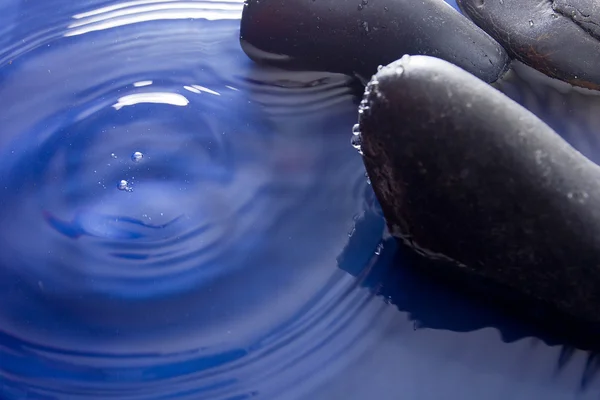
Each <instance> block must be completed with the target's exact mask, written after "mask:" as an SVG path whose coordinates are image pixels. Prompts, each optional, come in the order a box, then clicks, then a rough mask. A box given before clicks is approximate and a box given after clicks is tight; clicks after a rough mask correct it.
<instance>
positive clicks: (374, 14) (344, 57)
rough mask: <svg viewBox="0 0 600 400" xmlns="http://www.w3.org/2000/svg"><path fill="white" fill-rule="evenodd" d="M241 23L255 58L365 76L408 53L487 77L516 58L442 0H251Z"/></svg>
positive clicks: (246, 48) (243, 38)
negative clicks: (417, 0) (424, 56)
mask: <svg viewBox="0 0 600 400" xmlns="http://www.w3.org/2000/svg"><path fill="white" fill-rule="evenodd" d="M240 29H241V30H240V35H241V43H242V47H243V49H244V51H245V52H246V53H247V54H248V55H249V56H250V57H251V58H252V59H254V60H256V61H259V62H264V63H268V64H271V65H277V66H283V67H287V68H298V69H304V68H308V69H320V70H327V71H331V72H341V73H346V74H356V75H358V76H360V77H361V78H363V80H368V79H369V78H370V77H371V76H372V75H373V74H374V73H375V72H376V71H377V67H378V66H379V65H385V64H388V63H390V62H392V61H394V60H397V59H398V58H400V57H402V56H403V55H404V54H413V55H414V54H423V55H431V56H435V57H439V58H441V59H444V60H447V61H449V62H452V63H454V64H456V65H458V66H460V67H462V68H464V69H466V70H467V71H469V72H470V73H472V74H474V75H476V76H477V77H479V78H480V79H483V80H484V81H486V82H494V81H496V80H497V79H498V77H499V76H501V75H502V73H503V72H504V71H505V70H506V69H507V64H508V62H509V59H508V56H507V54H506V52H505V51H504V49H503V48H502V47H501V46H500V45H499V44H498V43H497V42H496V41H494V40H493V39H492V38H491V37H490V36H489V35H488V34H486V33H485V32H484V31H482V30H481V29H479V28H478V27H477V26H476V25H475V24H474V23H473V22H471V21H470V20H469V19H468V18H466V17H465V16H463V15H461V14H460V13H459V12H457V11H456V10H455V9H454V8H452V7H451V6H449V5H448V4H446V3H445V2H443V1H439V0H423V1H419V2H418V3H415V2H414V1H412V0H383V1H368V0H362V1H361V0H357V1H340V0H318V1H310V0H269V1H264V0H249V1H248V2H247V5H246V7H244V12H243V15H242V21H241V28H240Z"/></svg>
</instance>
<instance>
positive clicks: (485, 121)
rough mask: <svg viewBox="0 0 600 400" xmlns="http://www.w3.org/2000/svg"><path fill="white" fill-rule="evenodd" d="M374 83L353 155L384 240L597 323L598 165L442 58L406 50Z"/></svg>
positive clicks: (599, 264) (599, 262)
mask: <svg viewBox="0 0 600 400" xmlns="http://www.w3.org/2000/svg"><path fill="white" fill-rule="evenodd" d="M490 3H493V2H490ZM486 4H487V2H486ZM399 68H400V69H401V70H402V71H403V73H402V74H397V73H396V72H395V71H396V70H397V69H399ZM374 79H376V80H377V82H378V84H377V92H378V94H379V96H377V95H374V92H373V91H369V92H368V93H367V94H366V95H365V97H366V98H367V100H368V102H369V104H370V107H371V108H370V112H369V113H368V114H362V115H361V116H360V117H359V130H360V133H361V151H362V153H363V161H364V163H365V166H366V169H367V172H368V175H369V177H370V180H371V183H372V187H373V189H374V191H375V193H376V195H377V198H378V200H379V202H380V204H381V206H382V209H383V212H384V216H385V218H386V221H387V224H388V226H389V229H390V232H391V233H392V235H394V236H395V237H396V238H397V239H398V240H399V241H401V242H402V243H404V244H406V245H408V246H409V247H411V248H412V249H413V250H414V251H415V252H417V253H418V254H421V255H422V256H424V257H427V258H430V259H435V260H440V261H442V262H444V263H446V264H448V265H450V266H451V267H450V270H451V271H454V272H455V273H456V274H463V275H464V274H466V275H468V276H472V277H476V278H477V279H481V280H483V281H486V282H491V283H494V284H495V285H499V287H504V288H506V289H507V292H509V293H510V292H512V293H518V294H519V296H520V297H519V298H521V296H522V297H523V298H525V299H531V300H532V301H533V300H535V301H541V302H542V303H543V304H545V305H548V306H549V307H550V308H552V309H555V310H557V311H559V312H560V313H562V314H564V315H568V316H570V317H573V318H575V319H577V320H580V321H585V322H591V323H592V324H599V325H600V239H599V238H600V210H599V209H598V207H597V204H599V203H600V167H598V166H597V165H596V164H594V163H593V162H591V161H590V160H588V159H587V158H586V157H584V156H583V155H582V154H581V153H579V152H578V151H576V150H575V149H574V148H573V147H572V146H570V145H569V144H568V143H567V142H565V141H564V140H563V139H562V138H561V137H560V136H559V135H558V134H556V132H554V131H553V130H552V129H551V128H550V127H548V126H547V125H546V124H545V123H543V122H542V121H541V120H539V119H538V118H537V117H536V116H534V115H533V114H532V113H530V112H529V111H527V110H526V109H524V108H522V107H521V106H520V105H518V104H517V103H515V102H514V101H512V100H510V99H509V98H508V97H506V96H505V95H504V94H502V93H501V92H499V91H497V90H496V89H494V88H493V87H491V86H490V85H488V84H486V83H485V82H483V81H481V80H479V79H477V78H476V77H474V76H472V75H471V74H469V73H467V72H465V71H464V70H462V69H460V68H458V67H456V66H454V65H452V64H450V63H448V62H445V61H443V60H440V59H436V58H433V57H427V56H414V57H405V58H403V59H402V60H399V61H396V62H394V63H392V64H390V65H388V66H386V67H384V68H383V69H382V70H381V71H379V72H378V73H377V74H376V75H375V77H374ZM467 104H469V105H470V106H467Z"/></svg>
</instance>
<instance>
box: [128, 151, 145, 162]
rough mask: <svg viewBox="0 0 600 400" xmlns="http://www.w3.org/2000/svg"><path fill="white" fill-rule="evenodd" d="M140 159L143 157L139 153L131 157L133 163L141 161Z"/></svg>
mask: <svg viewBox="0 0 600 400" xmlns="http://www.w3.org/2000/svg"><path fill="white" fill-rule="evenodd" d="M142 158H144V155H143V154H142V152H140V151H136V152H135V153H133V154H132V155H131V159H132V160H133V161H135V162H139V161H142Z"/></svg>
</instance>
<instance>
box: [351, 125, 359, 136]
mask: <svg viewBox="0 0 600 400" xmlns="http://www.w3.org/2000/svg"><path fill="white" fill-rule="evenodd" d="M352 134H353V135H355V136H358V135H360V125H359V124H354V126H353V127H352Z"/></svg>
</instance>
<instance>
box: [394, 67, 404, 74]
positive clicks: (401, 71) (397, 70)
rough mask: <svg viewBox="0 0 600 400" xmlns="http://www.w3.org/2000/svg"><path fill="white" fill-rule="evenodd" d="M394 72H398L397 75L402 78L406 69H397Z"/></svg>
mask: <svg viewBox="0 0 600 400" xmlns="http://www.w3.org/2000/svg"><path fill="white" fill-rule="evenodd" d="M394 72H396V75H398V76H401V75H402V74H403V73H404V68H402V67H396V70H395V71H394Z"/></svg>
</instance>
